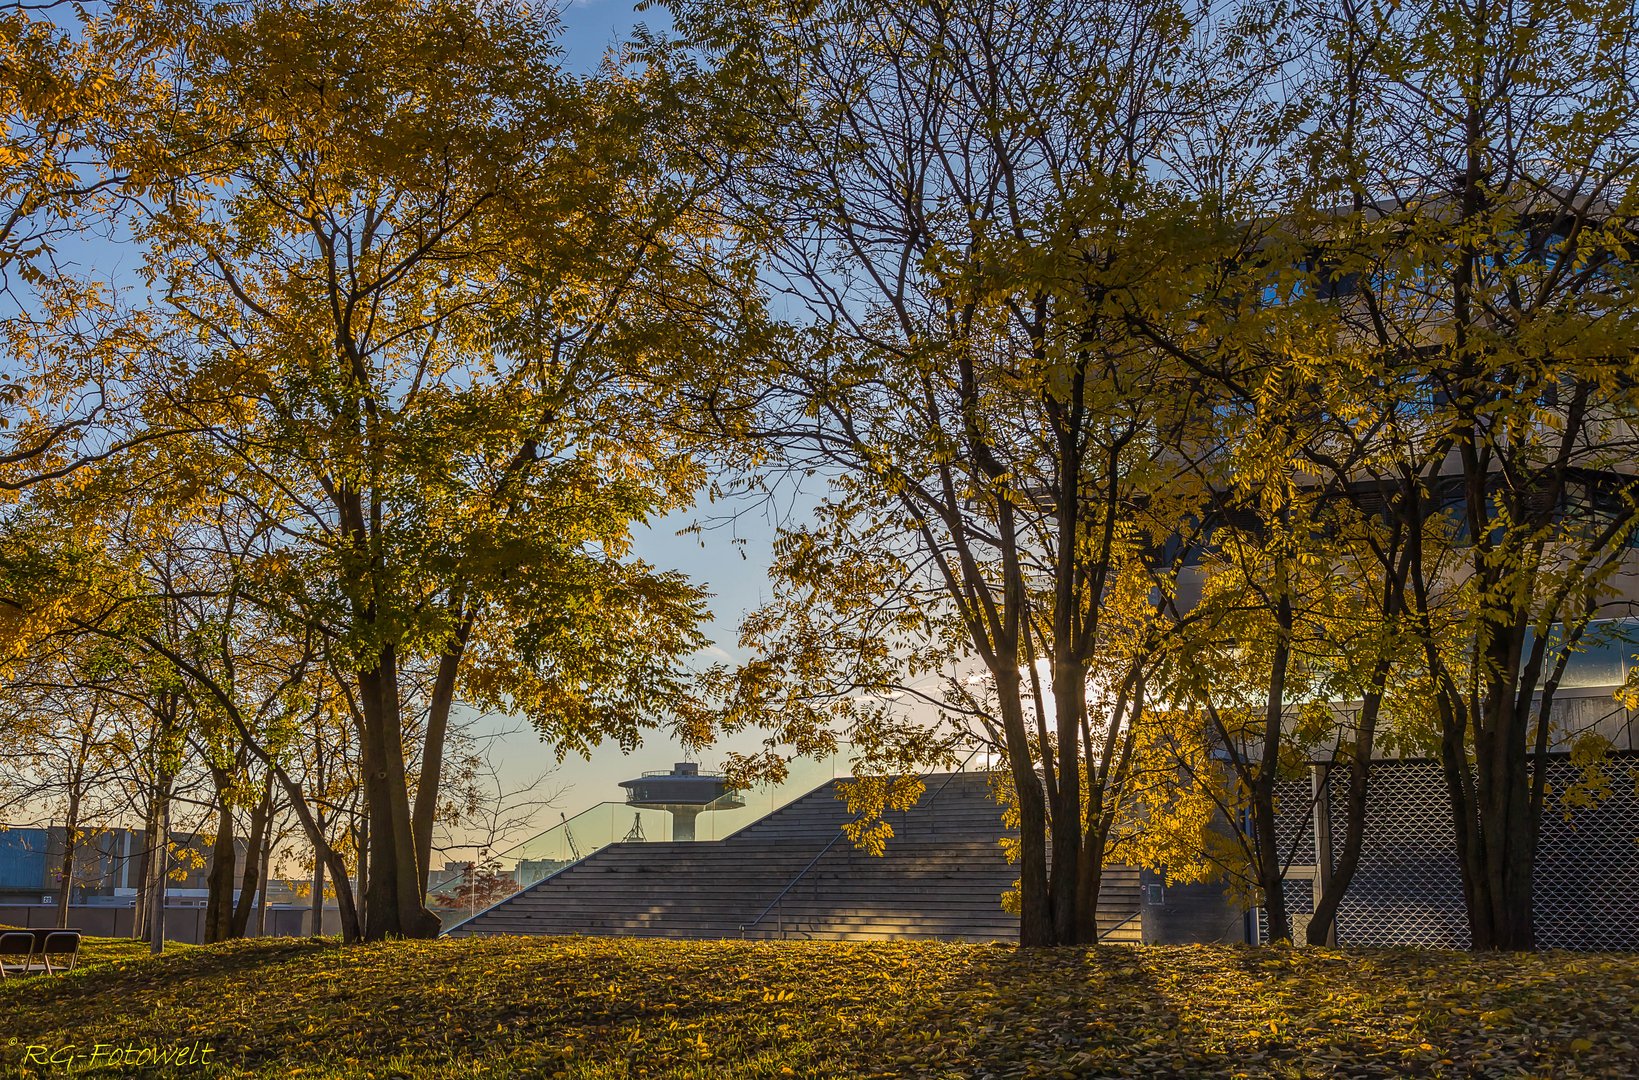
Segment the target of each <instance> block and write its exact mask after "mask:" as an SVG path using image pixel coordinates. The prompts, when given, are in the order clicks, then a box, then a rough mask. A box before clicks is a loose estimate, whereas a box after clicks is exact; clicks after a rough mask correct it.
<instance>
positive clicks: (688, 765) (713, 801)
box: [620, 761, 746, 840]
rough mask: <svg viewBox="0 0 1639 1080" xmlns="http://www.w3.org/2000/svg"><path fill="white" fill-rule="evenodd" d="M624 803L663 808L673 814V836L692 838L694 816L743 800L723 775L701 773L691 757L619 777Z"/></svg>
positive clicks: (738, 804) (732, 807)
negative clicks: (667, 767) (632, 777)
mask: <svg viewBox="0 0 1639 1080" xmlns="http://www.w3.org/2000/svg"><path fill="white" fill-rule="evenodd" d="M620 786H621V787H623V788H625V789H626V805H627V806H633V807H636V808H638V809H639V810H664V811H666V812H667V813H669V814H671V816H672V839H673V840H693V839H694V819H695V818H697V817H699V816H700V815H701V814H703V813H707V812H709V811H712V810H738V809H739V808H740V807H742V806H744V805H745V804H746V803H745V800H744V799H743V798H741V797H740V794H739V792H737V791H735V790H734V789H733V788H731V787H730V786H729V784H728V780H727V779H725V778H724V777H722V776H717V775H713V774H710V773H702V772H701V771H700V766H699V765H697V764H695V763H694V762H692V761H679V762H678V763H677V764H676V765H673V766H672V769H671V771H670V772H646V773H644V774H643V775H642V776H640V777H638V778H637V779H636V780H622V781H621V782H620Z"/></svg>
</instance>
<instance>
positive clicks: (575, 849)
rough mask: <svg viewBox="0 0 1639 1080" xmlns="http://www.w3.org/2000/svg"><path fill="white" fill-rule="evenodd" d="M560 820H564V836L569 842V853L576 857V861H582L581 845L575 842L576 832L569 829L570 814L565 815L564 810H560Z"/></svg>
mask: <svg viewBox="0 0 1639 1080" xmlns="http://www.w3.org/2000/svg"><path fill="white" fill-rule="evenodd" d="M558 820H560V821H562V822H563V838H564V839H565V840H567V841H568V842H569V854H571V855H573V856H574V857H575V858H574V861H575V862H580V860H581V854H580V846H579V845H577V844H576V843H575V834H574V833H572V832H570V831H569V818H568V816H567V815H565V814H564V813H563V811H561V810H560V811H558Z"/></svg>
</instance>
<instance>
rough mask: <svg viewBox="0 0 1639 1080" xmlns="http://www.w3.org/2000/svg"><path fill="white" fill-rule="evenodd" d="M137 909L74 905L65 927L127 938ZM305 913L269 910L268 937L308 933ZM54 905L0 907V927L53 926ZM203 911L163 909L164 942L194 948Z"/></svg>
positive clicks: (335, 930)
mask: <svg viewBox="0 0 1639 1080" xmlns="http://www.w3.org/2000/svg"><path fill="white" fill-rule="evenodd" d="M135 918H136V909H135V908H132V907H111V906H103V905H89V904H86V905H74V906H71V907H70V908H69V909H68V925H69V926H70V927H71V928H73V929H75V930H79V931H81V932H83V933H86V934H90V935H92V936H94V937H130V936H131V928H132V920H134V919H135ZM307 918H308V912H307V911H306V910H305V909H297V908H270V909H269V910H268V913H267V932H268V936H269V937H299V936H301V935H304V934H306V933H307ZM55 925H57V907H56V905H55V904H52V905H42V904H0V926H21V927H25V928H27V927H35V926H55ZM204 930H205V909H204V908H203V907H168V908H166V909H165V940H167V941H180V942H185V943H187V944H190V945H197V944H199V943H200V942H201V941H203V940H204V937H205V933H204ZM255 930H256V915H255V913H254V912H253V913H252V914H251V934H252V936H254V934H255ZM324 932H325V933H326V934H339V933H341V916H340V915H339V914H338V913H337V912H336V909H335V908H326V909H325V912H324Z"/></svg>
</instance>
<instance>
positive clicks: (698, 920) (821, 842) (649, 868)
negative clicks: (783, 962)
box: [449, 773, 1141, 942]
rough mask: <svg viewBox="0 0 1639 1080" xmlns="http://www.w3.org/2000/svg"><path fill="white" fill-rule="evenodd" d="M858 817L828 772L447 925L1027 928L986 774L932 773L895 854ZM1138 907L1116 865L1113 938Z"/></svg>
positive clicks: (810, 930)
mask: <svg viewBox="0 0 1639 1080" xmlns="http://www.w3.org/2000/svg"><path fill="white" fill-rule="evenodd" d="M848 820H849V814H848V809H847V805H846V803H844V802H843V801H842V800H841V799H838V798H837V788H836V781H834V780H833V781H829V782H827V783H825V784H822V785H821V786H820V787H818V788H816V789H815V790H814V791H812V792H810V793H809V794H807V795H805V796H803V797H802V798H800V799H797V800H796V801H795V802H792V803H790V804H788V805H786V806H785V807H783V808H781V809H779V810H777V811H775V812H774V813H772V814H770V815H768V816H767V817H765V818H762V819H760V820H758V821H756V822H754V823H752V824H751V825H748V826H746V827H745V828H744V829H741V830H740V831H739V832H737V833H734V834H733V835H731V836H729V837H726V838H725V839H722V840H717V841H711V842H696V843H632V844H625V843H622V844H611V845H610V846H608V847H606V848H604V849H602V850H601V851H599V852H597V853H596V854H593V855H591V856H589V857H588V858H586V859H584V860H582V861H580V862H578V863H575V864H573V865H571V866H569V867H566V868H565V869H563V870H561V871H559V872H558V873H556V874H554V875H552V876H551V877H548V878H546V879H545V880H543V881H540V882H538V883H536V884H535V885H532V886H530V887H529V888H527V889H524V890H523V891H521V892H519V893H517V894H516V895H514V896H512V897H510V898H508V899H506V900H503V901H502V902H501V903H499V904H497V905H495V906H494V907H492V908H489V909H488V910H486V911H481V912H479V913H478V914H477V915H475V916H474V917H473V918H471V919H468V920H467V921H465V922H463V923H460V924H458V925H456V926H454V927H452V928H451V929H450V930H449V934H450V935H451V936H454V937H463V936H469V935H487V934H609V935H633V936H645V937H676V938H722V937H746V938H782V937H783V938H814V939H822V940H872V939H875V940H882V939H906V938H934V939H943V940H954V941H1011V940H1016V939H1017V937H1018V920H1017V919H1016V918H1015V917H1014V916H1012V915H1009V914H1007V913H1006V912H1004V911H1003V910H1002V908H1001V894H1002V892H1003V891H1004V890H1006V889H1008V888H1009V887H1011V886H1012V884H1013V882H1014V880H1015V879H1016V878H1017V877H1018V873H1017V870H1016V868H1015V867H1013V866H1011V865H1009V864H1008V862H1007V860H1006V858H1005V857H1004V856H1003V855H1002V851H1001V847H1000V845H999V844H997V842H996V841H997V837H999V836H1001V835H1002V834H1003V829H1002V826H1001V808H1000V807H998V806H997V805H996V804H995V803H994V802H992V801H991V800H990V795H989V788H988V781H987V777H986V776H985V775H984V774H983V773H947V774H941V775H936V776H932V777H929V778H928V779H927V791H926V792H925V793H924V794H923V796H922V799H921V801H920V802H919V803H918V804H917V805H916V806H914V807H912V808H911V809H910V810H908V811H904V812H900V813H892V814H889V815H887V821H888V822H889V824H891V825H892V826H893V830H894V835H893V838H892V839H891V840H889V841H888V844H887V854H886V855H883V856H880V857H879V856H875V855H869V854H866V853H864V852H861V851H858V850H857V849H855V848H854V846H853V844H852V843H850V842H849V840H848V838H847V837H846V836H845V835H843V834H842V826H843V825H844V824H845V823H846V822H847V821H848ZM1138 911H1139V891H1138V873H1137V871H1136V870H1127V869H1125V868H1111V869H1109V870H1106V871H1105V874H1104V888H1103V891H1102V893H1101V895H1100V896H1099V912H1098V915H1099V926H1100V929H1101V931H1103V932H1105V933H1106V934H1107V935H1108V936H1107V937H1106V938H1105V940H1107V941H1122V942H1137V941H1139V940H1140V937H1141V935H1140V927H1139V922H1138V919H1137V917H1136V916H1137V913H1138Z"/></svg>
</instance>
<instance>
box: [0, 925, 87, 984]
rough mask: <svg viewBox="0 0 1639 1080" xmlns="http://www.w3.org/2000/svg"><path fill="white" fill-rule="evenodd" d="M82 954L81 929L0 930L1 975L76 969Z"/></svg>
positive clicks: (5, 976)
mask: <svg viewBox="0 0 1639 1080" xmlns="http://www.w3.org/2000/svg"><path fill="white" fill-rule="evenodd" d="M79 957H80V932H79V931H78V930H62V929H57V928H55V927H43V926H42V927H33V928H30V929H27V930H5V931H0V978H8V979H9V978H11V977H12V976H14V975H29V974H33V973H35V972H41V971H43V972H45V973H46V974H47V975H57V974H60V973H62V972H64V971H73V970H74V964H75V963H76V962H77V961H78V960H79Z"/></svg>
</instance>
